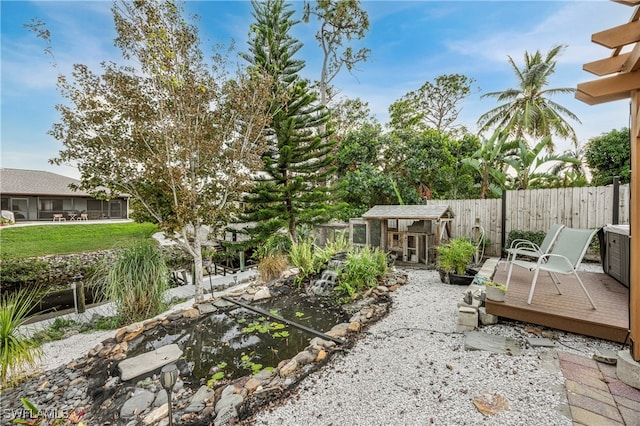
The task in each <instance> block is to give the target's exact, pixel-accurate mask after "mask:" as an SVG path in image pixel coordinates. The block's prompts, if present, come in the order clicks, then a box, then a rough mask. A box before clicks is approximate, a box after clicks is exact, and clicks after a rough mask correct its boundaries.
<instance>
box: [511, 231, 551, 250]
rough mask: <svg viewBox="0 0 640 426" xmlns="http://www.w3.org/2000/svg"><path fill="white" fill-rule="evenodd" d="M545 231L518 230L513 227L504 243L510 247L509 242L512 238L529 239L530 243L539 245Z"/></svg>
mask: <svg viewBox="0 0 640 426" xmlns="http://www.w3.org/2000/svg"><path fill="white" fill-rule="evenodd" d="M545 235H546V233H545V232H544V231H536V232H534V231H520V230H517V229H514V230H513V231H511V232H509V237H508V238H507V242H506V243H505V244H506V248H509V247H511V243H512V242H513V241H514V240H527V241H531V242H532V243H534V244H536V245H537V246H540V244H542V240H544V237H545Z"/></svg>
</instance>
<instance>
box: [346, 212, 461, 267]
mask: <svg viewBox="0 0 640 426" xmlns="http://www.w3.org/2000/svg"><path fill="white" fill-rule="evenodd" d="M453 218H454V214H453V211H451V208H450V207H449V206H447V205H443V204H419V205H410V206H399V205H392V206H374V207H372V208H371V209H370V210H369V211H367V212H366V213H365V214H363V215H362V218H361V219H352V220H351V221H350V227H351V230H350V231H351V232H350V235H351V238H352V243H353V244H356V245H358V244H368V245H371V246H373V247H380V248H382V249H384V250H385V251H388V252H391V253H393V254H394V255H395V256H396V258H397V259H398V260H400V261H403V262H413V263H418V262H421V263H429V262H432V261H433V260H434V248H435V247H436V246H438V245H440V243H441V241H442V240H443V239H445V240H448V239H449V237H450V236H451V222H452V221H453Z"/></svg>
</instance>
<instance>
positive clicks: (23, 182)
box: [0, 168, 90, 197]
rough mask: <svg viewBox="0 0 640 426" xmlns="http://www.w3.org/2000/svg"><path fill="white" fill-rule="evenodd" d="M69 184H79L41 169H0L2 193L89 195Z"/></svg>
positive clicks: (74, 180) (76, 180)
mask: <svg viewBox="0 0 640 426" xmlns="http://www.w3.org/2000/svg"><path fill="white" fill-rule="evenodd" d="M70 184H76V185H79V184H80V181H79V180H78V179H73V178H70V177H67V176H62V175H58V174H56V173H51V172H45V171H42V170H22V169H5V168H2V169H0V193H2V194H3V195H5V194H10V195H50V196H51V195H53V196H75V197H78V196H80V197H83V196H86V197H89V196H90V195H89V193H87V192H84V191H73V190H72V189H71V188H69V185H70Z"/></svg>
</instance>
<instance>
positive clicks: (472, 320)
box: [456, 257, 500, 333]
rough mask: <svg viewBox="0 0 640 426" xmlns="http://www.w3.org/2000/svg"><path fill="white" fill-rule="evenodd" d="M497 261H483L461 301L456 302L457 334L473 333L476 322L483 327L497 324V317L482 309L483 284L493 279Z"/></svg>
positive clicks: (493, 259)
mask: <svg viewBox="0 0 640 426" xmlns="http://www.w3.org/2000/svg"><path fill="white" fill-rule="evenodd" d="M499 261H500V259H498V258H495V257H491V258H489V259H487V260H485V262H484V263H483V264H482V268H481V269H480V271H479V272H478V274H477V275H476V277H475V278H474V280H473V282H472V283H471V284H469V286H468V287H467V290H466V291H465V292H464V296H463V297H462V300H460V301H459V302H458V322H457V324H456V331H457V332H459V333H462V332H465V331H473V330H475V329H476V328H478V322H480V323H481V324H483V325H490V324H497V323H498V317H497V316H496V315H492V314H488V313H487V310H486V308H485V307H484V299H485V295H486V288H485V286H484V284H483V282H484V280H489V279H491V277H493V274H494V273H495V270H496V267H497V266H498V262H499Z"/></svg>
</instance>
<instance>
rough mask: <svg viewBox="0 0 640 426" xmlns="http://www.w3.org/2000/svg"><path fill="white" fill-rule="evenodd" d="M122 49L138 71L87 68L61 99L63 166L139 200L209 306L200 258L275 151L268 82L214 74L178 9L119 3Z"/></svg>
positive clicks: (216, 63) (78, 70)
mask: <svg viewBox="0 0 640 426" xmlns="http://www.w3.org/2000/svg"><path fill="white" fill-rule="evenodd" d="M112 11H113V16H114V21H115V27H116V31H117V38H116V39H115V44H116V46H118V47H119V48H120V49H121V51H122V54H123V57H124V59H125V60H126V61H128V62H129V64H125V65H119V64H116V63H103V65H102V69H101V73H95V72H93V71H91V70H90V69H89V67H88V66H86V65H82V64H77V65H75V66H74V68H73V72H72V73H71V75H70V76H64V75H61V76H59V79H58V87H59V89H60V91H61V93H62V95H63V96H64V98H65V99H66V100H67V101H68V103H67V104H62V105H58V106H57V109H58V111H59V112H60V114H61V122H60V123H57V124H55V125H54V127H53V129H52V131H51V134H52V135H53V136H54V137H55V138H56V139H58V140H59V141H61V142H62V144H63V146H64V148H63V150H62V151H60V153H59V156H58V157H57V158H55V159H54V160H52V161H53V162H55V163H57V164H61V163H71V164H75V165H77V167H78V169H79V171H80V174H81V179H80V180H81V189H84V190H87V191H90V192H91V193H93V194H96V195H98V196H103V197H109V196H111V195H113V194H115V193H120V194H122V193H125V194H129V195H130V196H131V197H133V198H135V199H136V200H137V201H138V202H139V205H141V206H144V208H145V209H146V210H147V211H148V213H149V214H150V215H151V216H152V217H153V218H155V220H157V221H158V223H159V224H160V226H161V227H162V228H163V229H165V230H166V231H167V232H168V233H169V235H170V236H173V235H174V234H173V233H174V232H178V233H179V234H180V238H178V239H176V241H177V242H178V243H179V244H180V246H181V247H182V248H183V249H184V250H185V251H187V252H188V253H189V254H190V255H191V256H192V258H193V259H194V264H195V272H196V274H195V275H196V299H197V300H201V299H202V298H203V286H202V254H201V246H202V243H203V242H204V240H205V239H206V237H207V234H208V232H209V231H212V232H213V233H217V232H218V231H219V230H220V229H221V228H222V227H223V226H224V225H226V223H227V222H228V221H229V220H230V218H231V217H232V215H233V214H234V212H235V210H236V207H235V203H234V202H235V201H237V200H239V198H240V196H241V194H242V193H243V192H244V191H247V190H249V188H250V185H251V177H252V173H253V172H254V171H255V170H257V169H258V168H259V166H260V164H261V154H262V152H263V151H264V148H265V146H266V141H265V137H264V134H263V132H262V128H263V127H264V126H265V124H266V123H267V120H268V117H269V113H268V110H267V106H268V103H267V102H266V101H267V97H268V95H269V87H270V84H269V81H268V80H267V79H266V78H262V77H260V78H258V77H256V76H253V78H248V76H247V75H246V74H243V73H241V72H238V73H237V74H235V75H233V76H231V75H229V74H227V73H226V72H225V71H224V70H225V69H226V68H227V64H226V63H225V62H224V52H218V53H219V54H218V55H216V57H214V58H213V59H212V64H213V67H212V68H209V67H208V66H207V63H206V61H205V60H204V57H203V54H202V51H201V49H200V45H199V37H198V31H197V28H196V27H195V26H194V25H193V24H190V23H189V22H188V21H187V18H186V17H185V16H184V12H183V10H182V8H181V7H180V6H178V5H176V4H174V3H173V2H171V1H162V2H155V1H136V2H135V3H132V2H127V1H121V2H115V3H114V5H113V7H112Z"/></svg>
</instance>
